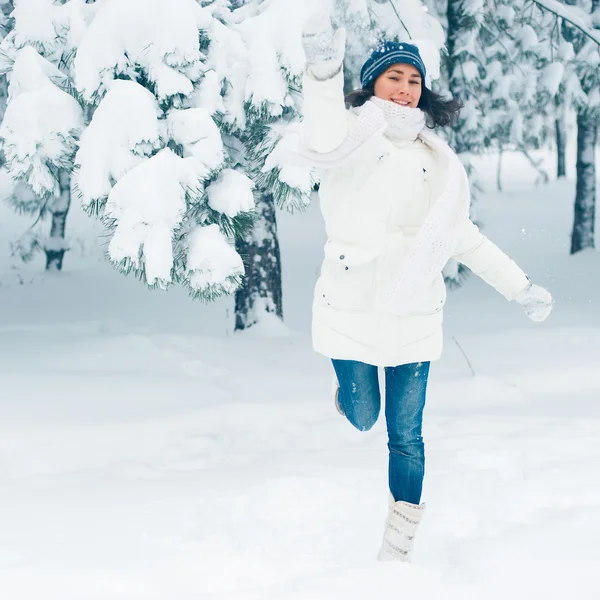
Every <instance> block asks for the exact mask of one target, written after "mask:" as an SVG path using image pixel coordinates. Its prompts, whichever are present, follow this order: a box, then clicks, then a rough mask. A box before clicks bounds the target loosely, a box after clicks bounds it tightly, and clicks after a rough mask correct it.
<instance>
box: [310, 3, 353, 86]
mask: <svg viewBox="0 0 600 600" xmlns="http://www.w3.org/2000/svg"><path fill="white" fill-rule="evenodd" d="M302 45H303V46H304V54H305V55H306V68H307V70H308V71H309V73H310V74H311V75H312V76H313V77H314V78H315V79H319V80H325V79H330V78H331V77H333V76H334V75H337V74H338V73H339V72H340V69H341V68H342V64H343V63H344V53H345V50H346V30H345V29H344V28H342V27H341V28H340V29H338V30H337V31H336V32H335V33H334V31H333V28H332V26H331V20H330V19H329V16H328V15H326V14H324V13H319V14H318V15H315V16H314V17H312V18H311V19H309V20H308V21H307V23H306V24H305V26H304V30H303V32H302Z"/></svg>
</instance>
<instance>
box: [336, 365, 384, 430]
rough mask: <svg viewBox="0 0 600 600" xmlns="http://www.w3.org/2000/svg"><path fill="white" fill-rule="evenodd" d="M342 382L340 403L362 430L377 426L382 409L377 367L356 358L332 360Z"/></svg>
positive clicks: (354, 423) (350, 419)
mask: <svg viewBox="0 0 600 600" xmlns="http://www.w3.org/2000/svg"><path fill="white" fill-rule="evenodd" d="M332 362H333V368H334V369H335V374H336V376H337V379H338V382H339V384H340V392H339V397H338V402H339V404H340V407H341V409H342V410H343V411H344V413H345V415H346V418H347V419H348V421H350V423H352V425H354V427H356V429H358V430H359V431H368V430H369V429H371V427H373V425H375V423H376V422H377V419H378V417H379V411H380V410H381V394H380V391H379V380H378V378H377V367H375V366H373V365H367V364H365V363H362V362H358V361H355V360H337V359H334V360H332Z"/></svg>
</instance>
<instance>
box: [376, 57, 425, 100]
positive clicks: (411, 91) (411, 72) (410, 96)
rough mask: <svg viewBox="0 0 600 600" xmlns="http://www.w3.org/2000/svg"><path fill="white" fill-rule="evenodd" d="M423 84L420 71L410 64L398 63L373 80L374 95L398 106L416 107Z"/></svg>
mask: <svg viewBox="0 0 600 600" xmlns="http://www.w3.org/2000/svg"><path fill="white" fill-rule="evenodd" d="M422 85H423V82H422V78H421V73H419V70H418V69H417V68H416V67H413V66H412V65H405V64H404V63H399V64H397V65H392V66H391V67H390V68H389V69H388V70H387V71H384V72H383V73H382V74H381V75H380V76H379V77H378V78H377V80H376V81H375V95H376V96H377V97H378V98H381V99H382V100H388V101H389V102H395V103H396V104H399V105H400V106H409V107H410V108H417V106H418V105H419V100H420V98H421V86H422Z"/></svg>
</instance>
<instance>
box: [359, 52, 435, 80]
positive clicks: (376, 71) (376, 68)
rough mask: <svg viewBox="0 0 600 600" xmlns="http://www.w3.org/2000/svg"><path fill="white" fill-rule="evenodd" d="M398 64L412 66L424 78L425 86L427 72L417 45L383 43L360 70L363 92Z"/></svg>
mask: <svg viewBox="0 0 600 600" xmlns="http://www.w3.org/2000/svg"><path fill="white" fill-rule="evenodd" d="M398 63H404V64H406V65H412V66H413V67H415V68H416V69H418V71H419V73H421V77H422V78H423V85H425V76H426V75H427V71H426V69H425V63H424V62H423V59H422V58H421V55H420V54H419V49H418V48H417V47H416V46H415V45H413V44H407V43H405V42H401V43H400V42H386V41H381V42H379V44H377V47H376V48H375V50H373V53H372V54H371V56H369V59H368V60H367V62H366V63H365V64H364V65H363V67H362V69H361V70H360V84H361V86H362V88H363V90H364V89H365V88H367V87H368V86H369V84H371V83H373V81H375V79H377V78H378V77H379V76H380V75H381V74H382V73H383V72H384V71H386V70H387V69H388V68H389V67H391V66H392V65H397V64H398Z"/></svg>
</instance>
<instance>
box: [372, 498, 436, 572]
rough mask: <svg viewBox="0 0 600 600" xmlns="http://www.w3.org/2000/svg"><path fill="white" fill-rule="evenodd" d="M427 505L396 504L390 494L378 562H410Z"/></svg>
mask: <svg viewBox="0 0 600 600" xmlns="http://www.w3.org/2000/svg"><path fill="white" fill-rule="evenodd" d="M424 511H425V504H424V503H423V504H418V505H417V504H411V503H410V502H402V501H400V502H395V501H394V497H393V496H392V495H391V494H390V506H389V510H388V517H387V521H386V523H385V532H384V534H383V544H382V545H381V550H380V551H379V554H378V555H377V560H400V561H404V562H407V561H409V560H410V555H411V553H412V549H413V544H414V543H415V535H416V533H417V528H418V527H419V523H420V522H421V519H422V518H423V512H424Z"/></svg>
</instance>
